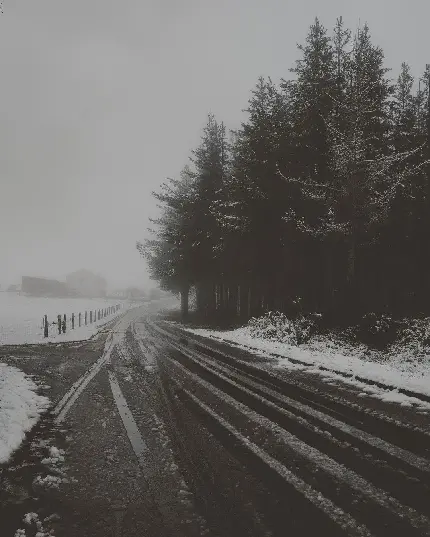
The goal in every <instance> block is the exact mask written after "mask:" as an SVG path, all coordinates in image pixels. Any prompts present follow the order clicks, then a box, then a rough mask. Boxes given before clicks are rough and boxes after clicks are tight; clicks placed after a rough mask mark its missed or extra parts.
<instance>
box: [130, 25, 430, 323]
mask: <svg viewBox="0 0 430 537" xmlns="http://www.w3.org/2000/svg"><path fill="white" fill-rule="evenodd" d="M286 72H287V76H286V78H285V79H283V80H281V81H280V83H274V82H273V81H272V80H271V79H270V78H263V77H261V78H260V79H259V80H258V81H257V83H256V85H255V87H254V89H253V90H252V92H251V94H250V98H249V102H248V106H247V109H246V114H247V115H246V118H245V120H244V121H243V123H242V124H241V125H240V127H239V128H238V129H237V130H234V131H230V130H228V129H227V127H226V125H225V123H224V122H223V121H222V120H220V119H219V118H216V117H214V116H213V115H209V116H208V119H207V124H206V126H205V128H204V131H203V134H202V138H201V143H200V145H199V146H198V147H197V148H195V149H194V150H192V151H191V157H190V162H189V164H188V165H186V166H185V167H184V168H183V170H182V172H181V173H180V175H179V176H178V177H177V178H174V179H168V180H166V181H165V182H164V183H163V185H162V187H161V189H160V190H159V191H158V192H155V193H154V196H155V198H156V199H157V201H158V203H159V206H160V210H161V212H160V216H159V218H158V219H156V220H154V221H153V222H152V237H151V238H150V239H148V240H146V241H144V242H141V243H138V244H137V247H138V249H139V251H140V253H141V254H142V255H143V256H144V257H145V258H146V260H147V262H148V265H149V268H150V271H151V274H152V277H153V278H154V279H156V280H158V281H159V282H160V284H161V286H162V288H164V289H166V290H171V291H175V292H178V293H180V294H181V298H182V310H183V313H184V314H186V312H187V310H188V296H189V293H190V291H191V290H192V289H193V290H195V296H196V305H197V310H198V311H199V312H200V314H201V315H202V316H203V317H207V318H211V317H214V316H223V317H224V318H230V319H234V318H237V319H241V320H243V321H246V320H247V319H249V318H250V317H252V316H258V315H260V314H262V313H264V312H266V311H274V310H276V311H280V312H284V313H286V314H289V313H291V312H292V311H293V310H294V308H296V309H297V307H300V308H301V309H302V310H303V311H305V312H319V313H321V314H322V315H323V317H324V319H326V321H327V322H328V323H329V324H331V325H340V324H344V323H353V322H355V321H356V320H357V319H359V318H361V317H362V316H363V315H365V314H366V313H369V312H375V313H376V314H384V313H390V315H393V316H405V315H419V314H427V315H428V314H429V313H430V255H429V253H428V249H429V245H430V92H429V87H430V64H429V65H426V66H423V69H422V72H421V73H417V74H415V76H414V75H413V74H412V73H411V69H410V67H409V66H408V64H407V63H401V65H400V64H399V65H397V66H389V67H387V65H386V64H385V61H384V52H383V50H382V49H381V48H380V47H378V46H376V45H375V44H374V43H373V41H372V36H371V31H370V29H369V28H368V26H367V25H364V26H362V27H361V28H360V29H358V30H356V31H354V32H352V31H351V30H349V29H348V28H346V27H345V25H344V23H343V21H342V18H339V19H338V20H337V21H336V24H335V25H334V28H333V30H331V29H330V30H329V29H326V28H325V27H323V25H322V24H321V23H320V22H319V21H318V20H317V19H316V20H315V21H314V23H313V24H312V25H311V26H310V28H309V31H308V34H307V37H306V40H305V42H304V44H303V45H300V46H299V47H298V59H297V61H296V63H295V65H294V66H292V67H291V69H290V70H289V71H288V66H287V67H286ZM394 72H395V73H396V75H395V76H393V73H394ZM227 119H228V118H227ZM298 305H299V306H298Z"/></svg>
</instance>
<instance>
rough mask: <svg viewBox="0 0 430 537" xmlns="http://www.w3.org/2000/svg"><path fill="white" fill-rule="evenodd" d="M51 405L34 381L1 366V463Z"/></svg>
mask: <svg viewBox="0 0 430 537" xmlns="http://www.w3.org/2000/svg"><path fill="white" fill-rule="evenodd" d="M49 404H50V402H49V399H48V398H47V397H44V396H42V395H39V394H38V393H37V386H36V384H35V383H34V382H33V380H32V379H31V378H29V377H28V376H27V375H25V374H24V373H23V372H22V371H21V370H19V369H17V368H16V367H13V366H9V365H6V364H2V363H0V463H5V462H7V461H8V460H9V458H10V456H11V454H12V453H13V451H14V450H16V449H17V448H18V447H19V445H20V444H21V442H22V441H23V439H24V437H25V433H26V432H27V431H29V430H30V429H31V428H32V427H33V426H34V425H35V424H36V422H37V420H38V419H39V416H40V414H41V413H42V412H44V411H45V410H46V409H47V408H48V406H49Z"/></svg>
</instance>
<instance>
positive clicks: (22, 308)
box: [0, 292, 128, 345]
mask: <svg viewBox="0 0 430 537" xmlns="http://www.w3.org/2000/svg"><path fill="white" fill-rule="evenodd" d="M117 303H122V306H123V308H124V307H128V304H127V303H126V302H125V301H115V300H103V299H89V298H88V299H87V298H36V297H26V296H21V295H18V294H17V293H6V292H3V293H0V345H20V344H23V343H46V342H52V341H59V342H60V341H76V340H85V339H89V338H90V337H91V336H92V335H94V333H95V332H97V330H98V328H99V327H100V326H101V325H103V324H105V323H106V321H109V320H110V319H112V318H113V315H111V316H108V317H105V318H104V319H101V320H100V321H97V322H95V323H94V322H93V323H92V324H91V325H90V324H88V325H87V326H81V328H79V327H78V314H79V312H80V313H81V314H82V325H83V324H84V314H85V311H87V312H88V323H89V312H90V310H92V311H93V315H94V310H98V309H104V308H107V307H109V306H113V305H115V304H117ZM120 312H121V310H120ZM72 313H74V314H75V329H74V330H71V316H72ZM59 314H61V315H62V316H63V315H64V314H66V318H67V330H66V333H65V334H61V335H59V334H58V328H57V325H56V324H54V325H53V324H52V322H53V321H55V322H56V321H57V315H59ZM44 315H47V316H48V323H49V337H48V338H46V339H45V338H44V337H43V327H42V319H43V316H44Z"/></svg>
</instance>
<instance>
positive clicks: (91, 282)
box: [66, 269, 107, 298]
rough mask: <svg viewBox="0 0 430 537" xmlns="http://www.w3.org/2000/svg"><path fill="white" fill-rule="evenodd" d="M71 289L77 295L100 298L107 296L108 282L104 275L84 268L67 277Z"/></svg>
mask: <svg viewBox="0 0 430 537" xmlns="http://www.w3.org/2000/svg"><path fill="white" fill-rule="evenodd" d="M66 283H67V287H68V289H69V291H70V292H71V293H72V294H73V295H76V296H82V297H89V298H99V297H105V296H106V289H107V283H106V280H105V279H104V278H103V277H102V276H98V275H97V274H94V273H92V272H91V271H89V270H86V269H82V270H77V271H76V272H73V273H72V274H69V275H68V276H67V277H66Z"/></svg>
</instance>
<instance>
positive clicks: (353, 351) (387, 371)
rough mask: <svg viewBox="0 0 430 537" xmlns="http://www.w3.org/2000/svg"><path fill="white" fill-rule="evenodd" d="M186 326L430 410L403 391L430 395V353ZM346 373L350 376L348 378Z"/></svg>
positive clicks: (284, 364) (284, 365)
mask: <svg viewBox="0 0 430 537" xmlns="http://www.w3.org/2000/svg"><path fill="white" fill-rule="evenodd" d="M182 328H184V329H185V330H187V331H189V332H191V333H194V334H196V335H199V336H203V337H208V338H212V339H215V340H218V341H223V342H225V343H233V344H235V345H236V346H238V347H240V348H242V349H243V350H247V351H249V352H251V353H253V354H257V355H260V356H263V357H268V358H271V359H272V361H273V362H274V366H275V367H277V368H280V369H291V370H301V371H305V372H308V373H314V374H319V375H321V376H323V377H324V380H326V381H327V382H328V383H333V382H336V381H340V382H343V383H347V384H350V385H353V386H355V387H357V388H359V389H360V391H361V392H362V394H363V395H362V396H364V395H367V396H371V397H377V398H379V399H381V400H383V401H387V402H395V403H399V404H401V405H403V406H411V405H414V406H419V407H421V408H425V409H427V410H428V409H429V408H430V403H425V402H423V401H421V400H420V399H417V398H414V397H409V396H407V395H404V394H402V393H400V392H399V391H398V390H399V389H403V390H409V391H412V392H415V393H419V394H424V395H427V396H430V356H426V357H424V358H422V359H420V360H418V359H411V356H410V353H408V352H407V349H406V350H405V349H403V350H402V352H400V351H399V353H398V354H396V355H384V354H382V353H376V352H371V351H369V349H367V347H365V346H364V345H357V346H355V347H354V346H349V345H345V344H341V343H339V342H336V341H334V340H332V339H330V338H327V337H321V336H320V337H314V338H312V339H311V341H310V342H308V343H306V344H302V345H300V346H296V345H291V344H288V343H279V342H277V341H271V340H267V339H260V338H255V337H253V336H252V335H251V332H250V329H249V327H242V328H238V329H236V330H229V331H216V330H207V329H190V328H185V327H182ZM321 367H324V368H328V369H329V370H330V371H325V370H323V369H321ZM339 373H340V374H339ZM342 373H343V374H347V375H349V377H344V376H343V375H342ZM356 377H361V378H362V379H366V380H369V381H374V382H380V383H382V384H384V385H388V386H392V387H393V388H394V389H389V390H387V389H384V388H380V387H377V386H369V385H368V384H366V383H365V382H361V381H360V380H358V379H357V378H356Z"/></svg>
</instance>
